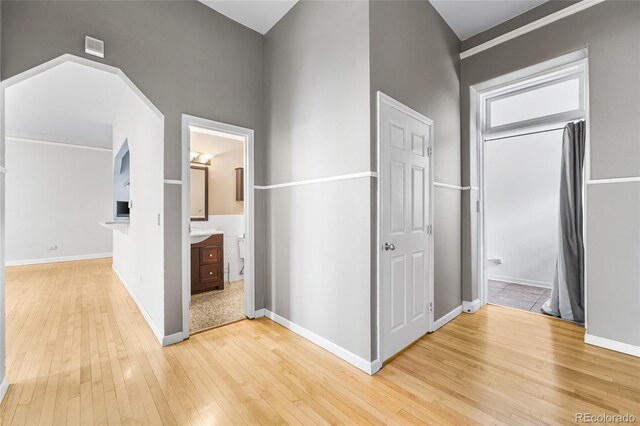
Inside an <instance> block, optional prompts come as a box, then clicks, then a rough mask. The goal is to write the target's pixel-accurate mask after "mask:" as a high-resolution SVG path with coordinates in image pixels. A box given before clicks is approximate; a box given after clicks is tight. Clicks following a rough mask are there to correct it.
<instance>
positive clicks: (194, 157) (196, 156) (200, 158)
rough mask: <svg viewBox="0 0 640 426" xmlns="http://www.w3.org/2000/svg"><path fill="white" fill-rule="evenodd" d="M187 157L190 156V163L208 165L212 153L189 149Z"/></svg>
mask: <svg viewBox="0 0 640 426" xmlns="http://www.w3.org/2000/svg"><path fill="white" fill-rule="evenodd" d="M189 158H191V162H192V163H197V164H204V165H206V166H208V165H210V164H211V159H212V158H213V154H210V153H208V152H195V151H191V152H190V153H189Z"/></svg>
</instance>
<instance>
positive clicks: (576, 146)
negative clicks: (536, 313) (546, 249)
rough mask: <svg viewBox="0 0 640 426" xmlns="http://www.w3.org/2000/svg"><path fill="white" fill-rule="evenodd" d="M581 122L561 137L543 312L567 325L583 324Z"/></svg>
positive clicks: (583, 145)
mask: <svg viewBox="0 0 640 426" xmlns="http://www.w3.org/2000/svg"><path fill="white" fill-rule="evenodd" d="M585 130H586V125H585V122H584V121H579V122H577V123H569V124H567V125H566V126H565V128H564V134H563V137H562V166H561V175H560V215H559V217H558V260H557V261H556V270H555V276H554V279H553V289H552V290H551V299H549V300H548V301H547V302H546V303H545V304H544V305H543V306H542V310H543V311H544V312H546V313H547V314H549V315H554V316H557V317H560V318H563V319H566V320H569V321H576V322H580V323H583V322H584V244H583V241H582V227H583V223H582V183H583V173H582V170H583V167H584V150H585Z"/></svg>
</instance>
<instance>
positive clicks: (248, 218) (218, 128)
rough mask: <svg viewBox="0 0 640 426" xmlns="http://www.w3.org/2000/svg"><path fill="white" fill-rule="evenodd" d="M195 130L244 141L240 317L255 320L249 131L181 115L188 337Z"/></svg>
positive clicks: (184, 296) (186, 328) (184, 298)
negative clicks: (190, 180)
mask: <svg viewBox="0 0 640 426" xmlns="http://www.w3.org/2000/svg"><path fill="white" fill-rule="evenodd" d="M191 126H193V127H198V128H201V129H205V130H209V131H211V132H214V133H225V134H227V135H229V134H230V135H233V136H237V137H238V138H241V139H243V140H244V220H245V241H246V249H247V251H246V257H245V259H244V314H245V316H246V317H248V318H254V317H255V272H254V271H255V269H254V266H255V248H254V247H255V242H254V241H255V240H254V231H255V210H254V194H253V190H254V188H253V179H254V168H255V162H254V156H253V130H252V129H247V128H244V127H239V126H234V125H232V124H227V123H221V122H219V121H213V120H209V119H206V118H200V117H195V116H192V115H187V114H182V335H183V338H184V339H187V338H188V337H189V334H190V331H189V302H190V301H191V262H190V260H191V241H190V236H189V228H190V225H191V220H190V216H191V215H190V210H191V209H190V182H189V177H190V173H189V170H190V164H191V161H190V157H189V151H190V146H191V141H190V134H189V133H190V132H189V127H191Z"/></svg>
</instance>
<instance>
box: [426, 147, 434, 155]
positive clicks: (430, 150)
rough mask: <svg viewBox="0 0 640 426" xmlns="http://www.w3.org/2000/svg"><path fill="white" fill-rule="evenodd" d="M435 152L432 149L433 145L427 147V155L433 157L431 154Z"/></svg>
mask: <svg viewBox="0 0 640 426" xmlns="http://www.w3.org/2000/svg"><path fill="white" fill-rule="evenodd" d="M432 154H433V150H432V149H431V146H428V147H427V157H431V155H432Z"/></svg>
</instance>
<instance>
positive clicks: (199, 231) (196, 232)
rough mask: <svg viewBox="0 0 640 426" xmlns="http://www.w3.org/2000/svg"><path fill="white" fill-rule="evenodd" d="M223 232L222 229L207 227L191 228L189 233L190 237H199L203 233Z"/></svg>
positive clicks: (217, 233)
mask: <svg viewBox="0 0 640 426" xmlns="http://www.w3.org/2000/svg"><path fill="white" fill-rule="evenodd" d="M219 234H224V232H222V231H218V230H217V229H209V228H191V232H190V235H191V236H192V237H201V236H204V235H219Z"/></svg>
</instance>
